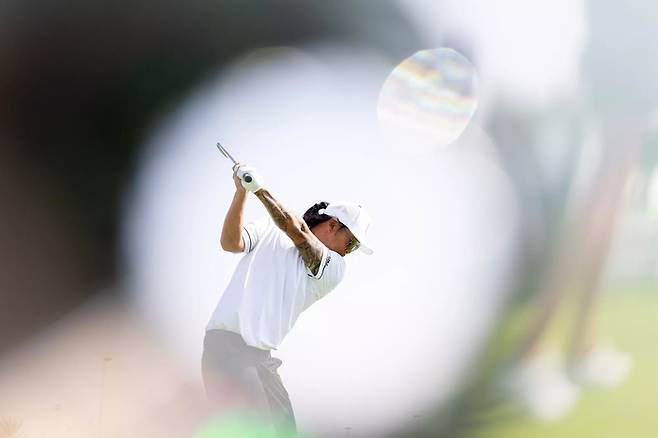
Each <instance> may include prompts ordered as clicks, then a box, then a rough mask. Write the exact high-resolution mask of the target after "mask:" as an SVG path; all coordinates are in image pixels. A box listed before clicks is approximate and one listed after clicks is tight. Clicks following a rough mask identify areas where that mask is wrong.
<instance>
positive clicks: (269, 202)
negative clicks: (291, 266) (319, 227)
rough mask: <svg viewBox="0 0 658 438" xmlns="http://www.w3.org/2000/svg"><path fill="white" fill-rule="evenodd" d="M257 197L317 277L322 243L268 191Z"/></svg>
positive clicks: (263, 191)
mask: <svg viewBox="0 0 658 438" xmlns="http://www.w3.org/2000/svg"><path fill="white" fill-rule="evenodd" d="M255 195H256V196H257V197H258V199H260V200H261V202H262V203H263V205H264V206H265V208H266V209H267V211H268V212H269V213H270V216H272V220H273V221H274V223H275V224H276V225H277V226H278V227H279V228H281V230H283V231H284V232H285V233H286V234H287V235H288V237H290V238H291V239H292V241H293V242H294V243H295V246H296V247H297V249H298V250H299V254H300V255H301V256H302V260H304V264H305V265H306V266H307V267H308V269H309V270H310V271H311V272H312V273H313V275H317V273H318V269H319V268H320V262H321V261H322V243H321V242H320V241H319V240H318V238H317V237H315V236H314V235H313V233H312V232H311V230H309V229H308V226H307V225H306V222H304V220H302V219H299V220H297V219H296V218H295V216H293V215H292V214H291V213H289V212H288V211H287V210H286V209H285V208H284V207H283V206H282V205H281V203H280V202H279V201H277V200H276V199H275V198H274V196H272V194H271V193H270V192H268V191H267V190H265V189H261V190H259V191H257V192H256V193H255Z"/></svg>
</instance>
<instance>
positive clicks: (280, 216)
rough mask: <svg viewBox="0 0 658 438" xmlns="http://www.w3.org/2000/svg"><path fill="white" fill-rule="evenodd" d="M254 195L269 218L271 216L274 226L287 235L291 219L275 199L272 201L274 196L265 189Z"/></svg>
mask: <svg viewBox="0 0 658 438" xmlns="http://www.w3.org/2000/svg"><path fill="white" fill-rule="evenodd" d="M255 195H256V197H257V198H258V199H260V201H261V202H262V203H263V205H264V206H265V208H266V209H267V211H268V213H269V214H270V216H272V220H273V221H274V223H275V224H276V226H277V227H279V228H281V229H282V230H283V231H285V232H286V233H287V232H288V224H289V223H290V220H291V219H292V216H291V215H290V213H288V212H287V211H286V210H285V209H284V208H283V206H282V205H281V204H280V203H279V202H278V201H277V200H276V199H274V196H272V195H271V194H270V192H268V191H267V190H266V189H261V190H259V191H257V192H256V193H255Z"/></svg>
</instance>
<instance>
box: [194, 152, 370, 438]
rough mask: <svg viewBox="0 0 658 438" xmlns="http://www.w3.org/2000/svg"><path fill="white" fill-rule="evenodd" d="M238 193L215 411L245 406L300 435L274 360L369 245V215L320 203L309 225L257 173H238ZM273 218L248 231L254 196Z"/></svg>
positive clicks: (212, 351)
mask: <svg viewBox="0 0 658 438" xmlns="http://www.w3.org/2000/svg"><path fill="white" fill-rule="evenodd" d="M233 171H234V172H233V181H234V183H235V194H234V196H233V201H232V203H231V206H230V207H229V210H228V213H227V214H226V219H225V221H224V227H223V229H222V236H221V245H222V248H223V249H224V250H226V251H229V252H233V253H241V252H243V253H245V255H244V256H243V257H242V259H241V260H240V262H239V263H238V265H237V267H236V269H235V272H234V273H233V276H232V278H231V280H230V282H229V284H228V286H227V287H226V289H225V291H224V294H223V295H222V297H221V299H220V301H219V304H218V305H217V308H216V309H215V311H214V313H213V315H212V317H211V319H210V322H209V323H208V325H207V326H206V334H205V338H204V342H203V347H204V349H203V357H202V373H203V380H204V385H205V388H206V393H207V395H208V398H209V399H210V400H211V401H212V402H214V404H215V405H216V406H220V407H221V406H227V405H230V406H235V404H236V402H238V401H239V402H242V403H243V404H246V405H247V406H248V407H250V408H256V409H257V412H259V413H260V414H262V415H265V416H266V417H265V418H266V419H267V421H268V422H271V424H272V425H273V426H274V427H275V429H276V430H277V431H293V432H294V431H296V424H295V416H294V413H293V409H292V405H291V403H290V399H289V397H288V393H287V391H286V389H285V387H284V386H283V383H282V382H281V378H280V377H279V374H278V372H277V369H278V368H279V366H281V360H280V359H277V358H274V357H272V356H271V355H270V351H271V350H275V349H276V348H277V346H278V345H279V344H280V343H281V341H282V340H283V338H284V337H285V336H286V334H287V333H288V332H289V331H290V329H291V328H292V326H293V325H294V324H295V321H297V318H298V317H299V315H300V313H301V312H303V311H304V310H305V309H307V308H308V307H309V306H310V305H311V304H313V303H315V302H316V301H317V300H319V299H320V298H322V297H324V296H325V295H327V294H328V293H329V292H330V291H331V290H332V289H334V288H335V287H336V286H337V285H338V284H339V283H340V282H341V280H342V279H343V277H344V275H345V261H344V259H343V257H345V256H346V255H347V254H349V253H351V252H353V251H354V250H356V249H357V248H359V249H361V250H362V251H363V252H365V253H366V254H372V252H373V251H372V249H371V248H370V247H369V246H368V244H367V240H366V239H367V233H368V228H369V226H370V216H369V215H368V213H367V212H366V210H365V209H364V208H363V207H361V206H360V205H358V204H355V203H353V202H340V203H339V202H336V203H331V204H329V203H326V202H321V203H319V204H315V205H314V206H313V207H311V208H309V209H308V211H306V213H305V214H304V217H303V219H302V218H299V217H298V216H296V215H295V214H293V213H292V212H290V211H289V210H287V209H286V208H285V207H284V206H283V205H282V204H281V203H280V202H279V201H278V200H277V199H276V198H275V197H274V196H273V195H272V194H271V193H270V192H269V191H268V190H267V189H266V188H263V185H262V179H261V177H260V176H259V175H258V173H257V172H256V170H255V169H254V168H252V167H248V166H245V165H242V164H240V163H237V164H236V165H235V166H234V167H233ZM248 192H252V193H254V194H255V196H256V197H257V198H258V199H259V200H260V201H261V202H262V203H263V205H264V206H265V208H266V209H267V211H268V213H269V216H265V217H263V218H262V219H260V220H257V221H255V222H251V223H248V224H247V225H246V226H243V211H244V205H245V202H246V199H247V193H248Z"/></svg>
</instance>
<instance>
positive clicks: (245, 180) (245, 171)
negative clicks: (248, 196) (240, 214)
mask: <svg viewBox="0 0 658 438" xmlns="http://www.w3.org/2000/svg"><path fill="white" fill-rule="evenodd" d="M233 172H234V175H235V176H237V177H238V178H240V182H241V183H242V187H244V188H245V190H247V191H250V192H253V193H256V192H257V191H259V190H260V189H262V188H263V179H262V177H261V176H260V175H259V174H258V172H257V171H256V169H255V168H254V167H251V166H247V165H245V164H238V165H236V166H234V168H233Z"/></svg>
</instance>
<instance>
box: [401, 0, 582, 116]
mask: <svg viewBox="0 0 658 438" xmlns="http://www.w3.org/2000/svg"><path fill="white" fill-rule="evenodd" d="M398 2H399V3H400V5H401V6H402V7H403V8H404V9H405V10H407V12H408V14H409V17H410V18H411V19H412V20H413V21H414V22H415V23H416V24H417V25H418V26H419V27H420V29H421V30H423V31H424V36H425V38H426V40H427V41H430V42H433V43H436V42H438V43H441V42H442V41H443V40H444V38H445V37H450V38H451V39H452V40H454V39H455V38H461V39H462V40H463V41H464V42H465V44H467V45H468V46H469V47H473V54H472V56H473V61H474V63H475V64H476V65H477V67H478V72H479V78H480V85H481V87H480V93H479V100H480V111H481V112H483V113H487V112H488V111H489V110H490V109H492V108H493V105H494V104H495V101H496V99H498V98H502V99H504V100H507V101H512V102H515V103H519V104H521V105H542V104H546V103H548V102H550V101H555V100H556V99H560V98H564V97H565V96H570V95H571V94H573V93H574V92H577V91H578V90H579V89H580V81H581V79H580V60H581V56H582V52H583V49H584V47H585V43H586V38H587V21H586V11H585V2H584V1H583V0H575V1H574V0H554V1H551V2H524V1H521V0H492V1H490V0H466V1H464V0H398ZM437 23H439V25H437Z"/></svg>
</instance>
